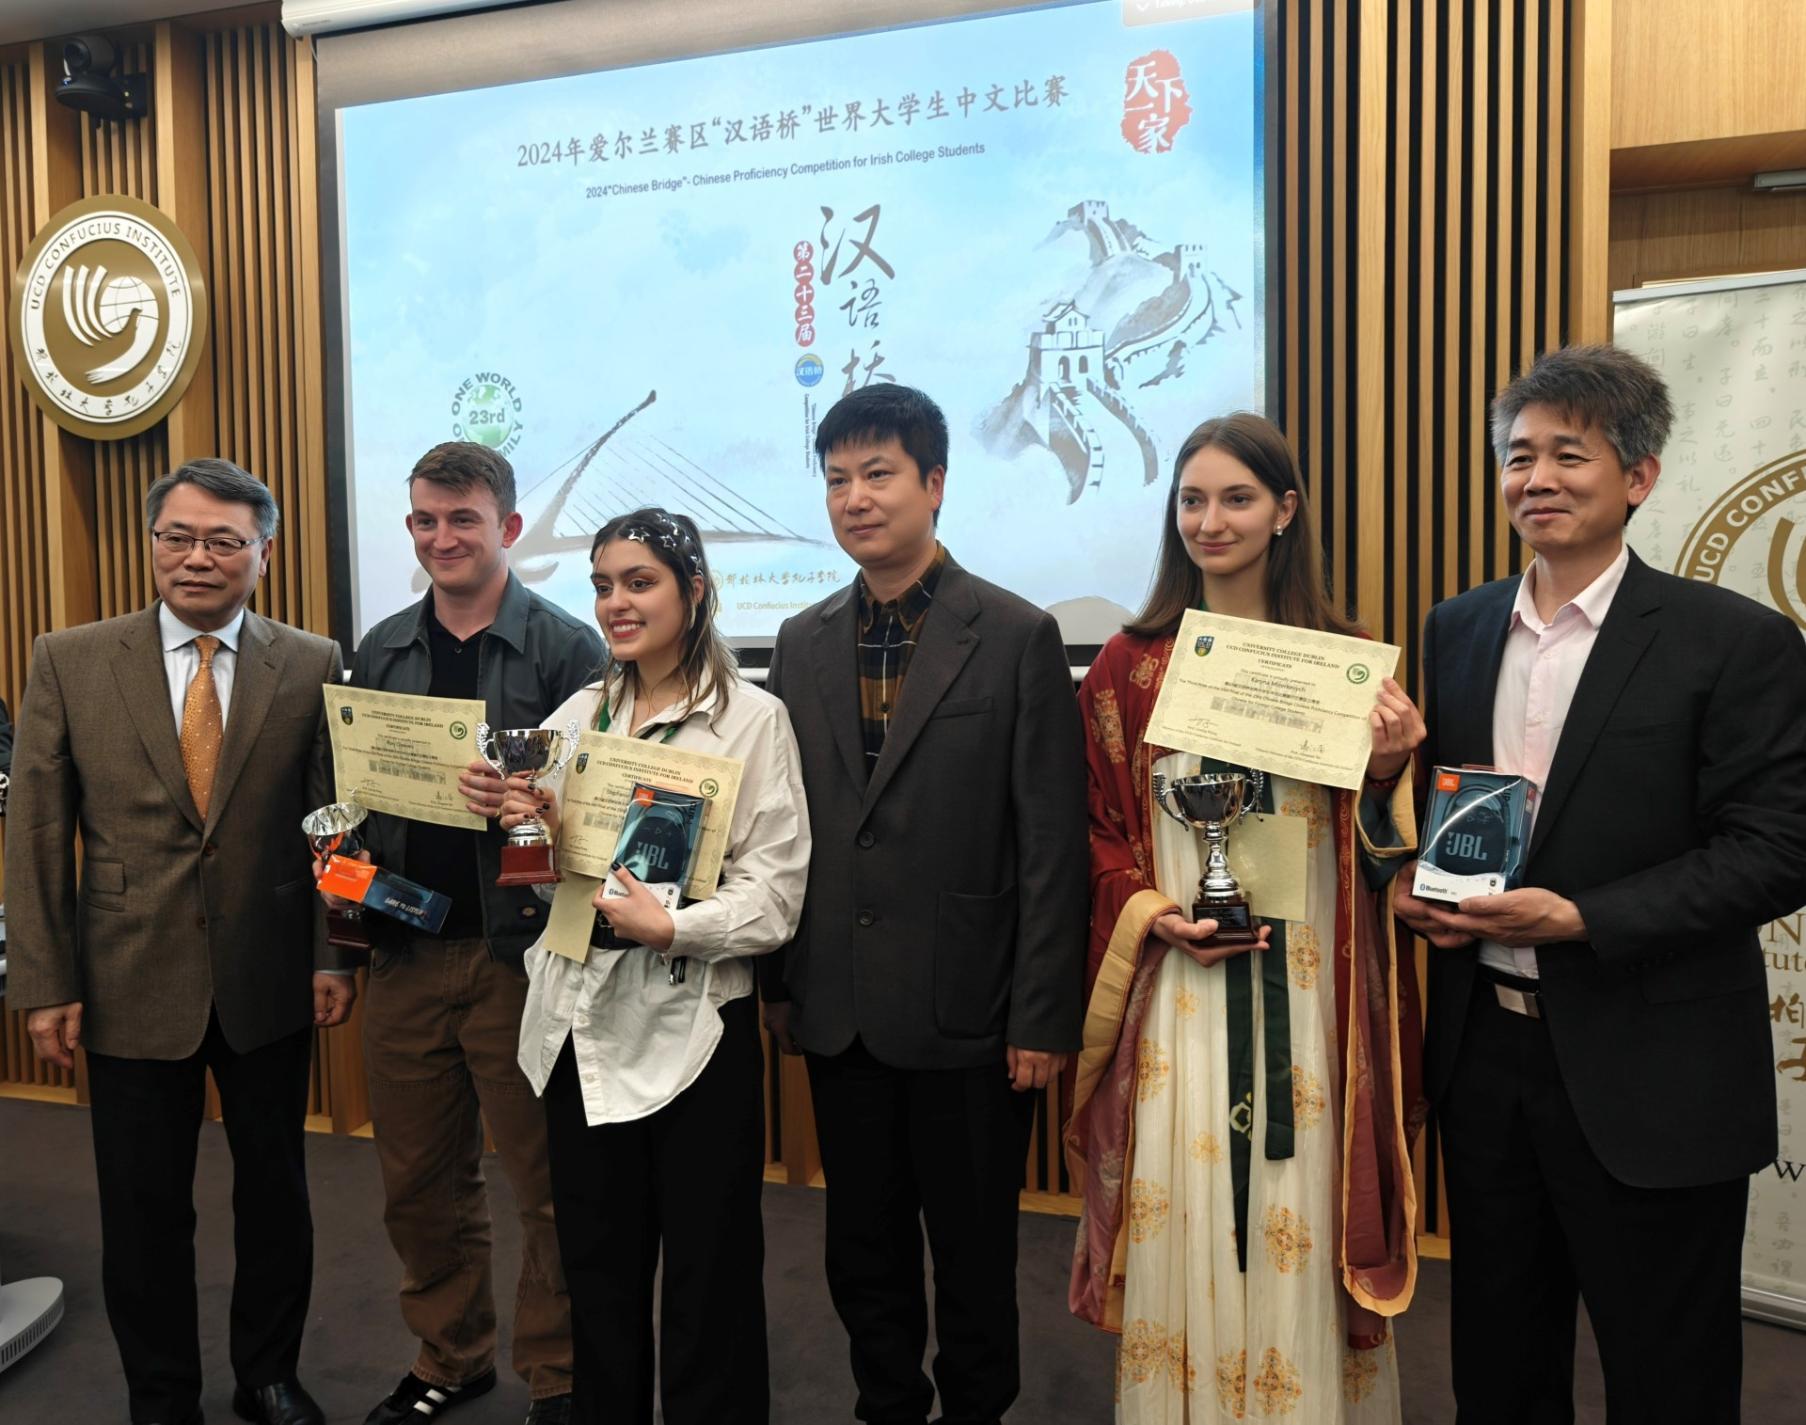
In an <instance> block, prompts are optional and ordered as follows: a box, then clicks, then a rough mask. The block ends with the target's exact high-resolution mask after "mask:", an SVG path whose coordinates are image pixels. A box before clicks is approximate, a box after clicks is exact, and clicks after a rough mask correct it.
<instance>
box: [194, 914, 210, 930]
mask: <svg viewBox="0 0 1806 1425" xmlns="http://www.w3.org/2000/svg"><path fill="white" fill-rule="evenodd" d="M194 923H195V924H196V925H197V926H199V927H200V928H201V929H202V930H205V929H206V928H207V917H206V916H204V915H197V916H196V917H195V918H194Z"/></svg>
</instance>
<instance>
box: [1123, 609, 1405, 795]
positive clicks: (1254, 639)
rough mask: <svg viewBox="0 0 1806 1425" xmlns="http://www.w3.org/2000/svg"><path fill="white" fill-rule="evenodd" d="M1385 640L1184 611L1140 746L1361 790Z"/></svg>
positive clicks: (1385, 670) (1390, 651)
mask: <svg viewBox="0 0 1806 1425" xmlns="http://www.w3.org/2000/svg"><path fill="white" fill-rule="evenodd" d="M1397 667H1398V649H1397V648H1395V647H1394V646H1393V645H1391V644H1389V643H1376V642H1374V641H1373V640H1371V639H1366V638H1349V637H1346V636H1345V635H1343V634H1339V633H1317V632H1315V631H1313V630H1311V629H1304V628H1293V627H1292V626H1291V625H1289V624H1281V623H1262V622H1261V621H1259V620H1257V619H1241V618H1229V617H1227V616H1225V615H1223V614H1209V613H1204V612H1202V611H1201V610H1197V609H1193V610H1191V611H1190V612H1188V613H1187V614H1186V615H1185V617H1184V618H1183V619H1182V620H1181V621H1180V623H1179V636H1178V639H1177V641H1176V642H1175V643H1174V644H1173V656H1172V659H1171V661H1170V662H1169V663H1168V664H1167V669H1166V681H1165V682H1164V683H1162V684H1161V687H1160V696H1159V698H1158V699H1157V700H1156V701H1155V703H1154V715H1153V718H1152V719H1151V720H1150V721H1149V723H1148V731H1147V741H1148V742H1149V743H1151V744H1153V745H1154V746H1157V747H1175V748H1178V749H1179V750H1180V751H1183V752H1196V753H1198V754H1199V755H1201V756H1209V757H1215V758H1217V759H1219V760H1220V761H1224V762H1232V763H1236V764H1238V765H1240V766H1244V767H1251V768H1258V769H1259V770H1261V771H1263V772H1275V773H1278V774H1279V775H1281V776H1284V777H1296V778H1297V779H1298V780H1300V781H1304V782H1318V783H1321V784H1323V785H1324V786H1330V787H1347V788H1349V789H1350V790H1351V791H1352V790H1356V789H1358V788H1359V787H1360V785H1361V780H1362V778H1363V777H1365V776H1366V773H1367V759H1368V757H1369V756H1370V755H1371V754H1372V751H1373V730H1372V726H1371V724H1370V723H1369V722H1368V720H1367V719H1368V716H1369V714H1371V713H1372V711H1373V705H1374V703H1375V702H1376V701H1377V699H1378V696H1379V688H1380V680H1381V679H1382V678H1387V677H1390V676H1391V675H1392V672H1393V670H1394V669H1395V668H1397Z"/></svg>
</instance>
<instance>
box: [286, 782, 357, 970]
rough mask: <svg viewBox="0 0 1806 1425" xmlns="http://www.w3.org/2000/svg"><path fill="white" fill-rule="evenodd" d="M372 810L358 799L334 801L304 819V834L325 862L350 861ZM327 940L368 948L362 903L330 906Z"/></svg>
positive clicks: (348, 947) (315, 853) (344, 945)
mask: <svg viewBox="0 0 1806 1425" xmlns="http://www.w3.org/2000/svg"><path fill="white" fill-rule="evenodd" d="M369 815H370V813H369V812H367V811H365V810H364V808H363V807H361V806H359V805H358V804H357V803H356V802H334V803H332V804H331V805H330V806H323V807H320V808H319V809H317V810H315V811H310V812H309V813H308V814H307V815H306V816H304V817H302V818H301V834H302V835H303V836H305V837H306V838H307V844H308V846H309V847H311V848H312V849H313V853H314V855H315V857H317V858H318V859H319V860H321V861H328V860H330V859H335V858H340V857H342V858H344V859H346V860H350V859H352V858H354V857H355V856H356V855H357V853H358V851H359V850H360V849H361V848H362V846H363V844H364V833H363V825H364V819H365V818H366V817H367V816H369ZM326 939H327V941H328V942H329V943H331V944H333V945H337V946H340V947H342V948H344V949H347V950H368V949H369V948H370V932H369V931H368V930H367V929H366V928H365V927H364V908H363V907H362V906H361V905H347V906H342V907H341V906H329V907H328V908H327V911H326Z"/></svg>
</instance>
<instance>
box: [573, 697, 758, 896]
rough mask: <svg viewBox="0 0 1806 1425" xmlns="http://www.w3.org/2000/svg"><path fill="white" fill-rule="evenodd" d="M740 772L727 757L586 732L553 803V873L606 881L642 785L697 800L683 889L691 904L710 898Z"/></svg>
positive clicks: (738, 764)
mask: <svg viewBox="0 0 1806 1425" xmlns="http://www.w3.org/2000/svg"><path fill="white" fill-rule="evenodd" d="M744 766H745V764H744V763H742V762H738V761H736V760H734V759H733V758H731V757H710V756H708V755H706V754H705V753H701V752H687V751H685V750H684V749H683V748H681V747H672V746H670V745H669V744H667V743H663V742H654V741H647V740H644V739H642V738H638V737H613V736H610V735H608V734H606V733H601V732H586V733H584V734H583V736H582V737H581V738H579V739H578V741H577V755H576V756H575V757H574V758H572V759H571V765H570V766H569V767H568V768H567V769H566V770H565V775H564V790H563V791H562V792H560V793H559V798H558V800H559V809H558V810H559V816H560V818H561V821H562V825H561V826H560V828H559V832H558V865H559V869H560V870H564V871H576V872H577V873H578V874H580V875H584V876H593V877H595V878H596V879H597V880H601V879H603V878H605V877H606V876H607V875H608V868H609V866H610V865H611V864H612V863H613V861H614V855H615V846H616V845H617V844H618V843H619V842H620V840H621V827H622V825H623V824H624V823H625V822H626V820H627V801H628V798H629V797H631V796H632V795H633V784H634V783H635V782H644V783H645V784H646V785H647V786H649V787H663V788H664V789H665V790H666V791H672V792H687V793H689V794H690V795H691V796H698V797H701V798H702V799H703V809H702V840H701V841H700V842H698V843H697V847H696V864H695V866H694V867H693V868H692V869H691V871H690V879H689V880H688V881H687V882H685V884H684V894H685V895H686V896H688V897H689V898H690V899H691V900H702V899H703V898H704V897H705V896H712V895H714V894H715V887H716V886H717V885H719V884H720V883H721V859H722V856H723V855H724V853H725V852H726V851H727V833H728V828H729V827H730V826H731V825H732V823H733V819H734V802H735V800H736V799H737V798H738V797H739V795H740V774H741V771H742V769H743V768H744Z"/></svg>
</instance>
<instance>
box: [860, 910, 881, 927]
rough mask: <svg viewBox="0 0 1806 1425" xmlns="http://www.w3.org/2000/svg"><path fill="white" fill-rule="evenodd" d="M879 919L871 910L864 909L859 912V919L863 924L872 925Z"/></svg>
mask: <svg viewBox="0 0 1806 1425" xmlns="http://www.w3.org/2000/svg"><path fill="white" fill-rule="evenodd" d="M877 919H878V917H877V916H875V915H873V914H872V913H871V912H870V911H869V910H862V911H860V912H859V916H858V920H859V923H860V924H861V925H870V924H872V922H873V921H875V920H877Z"/></svg>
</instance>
